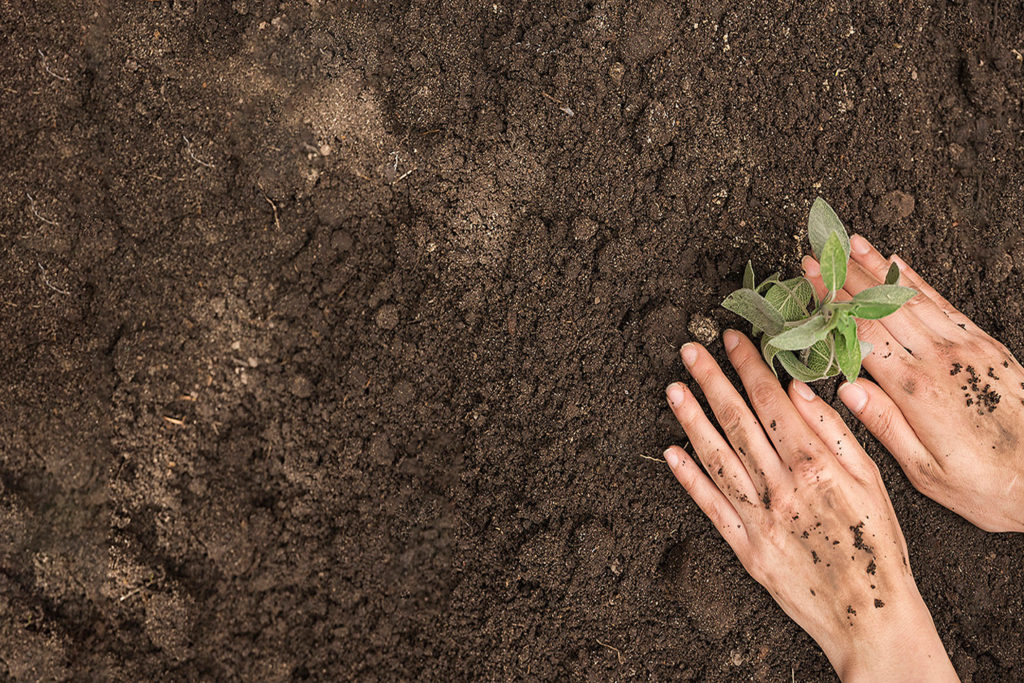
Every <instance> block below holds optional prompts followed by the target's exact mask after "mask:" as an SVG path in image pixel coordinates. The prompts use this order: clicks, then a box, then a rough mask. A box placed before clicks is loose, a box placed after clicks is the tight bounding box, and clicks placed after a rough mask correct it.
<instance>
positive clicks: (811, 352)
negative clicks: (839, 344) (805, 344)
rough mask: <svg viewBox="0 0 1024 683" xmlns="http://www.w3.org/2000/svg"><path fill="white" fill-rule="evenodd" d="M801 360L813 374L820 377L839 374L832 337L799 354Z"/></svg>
mask: <svg viewBox="0 0 1024 683" xmlns="http://www.w3.org/2000/svg"><path fill="white" fill-rule="evenodd" d="M800 355H801V359H802V361H803V362H804V363H806V364H807V367H809V368H810V369H811V370H812V371H814V372H819V373H821V376H822V377H831V376H832V375H834V374H836V373H837V372H839V367H838V365H837V363H836V347H835V344H834V343H833V341H832V335H829V336H827V337H825V338H824V339H822V340H821V341H820V342H817V343H816V344H814V345H813V346H812V347H811V348H809V349H807V350H806V351H804V353H802V354H800Z"/></svg>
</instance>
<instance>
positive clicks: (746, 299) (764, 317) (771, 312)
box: [722, 289, 783, 335]
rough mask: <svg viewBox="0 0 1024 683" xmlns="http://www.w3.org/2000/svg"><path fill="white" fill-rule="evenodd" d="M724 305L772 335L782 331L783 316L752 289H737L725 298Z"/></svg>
mask: <svg viewBox="0 0 1024 683" xmlns="http://www.w3.org/2000/svg"><path fill="white" fill-rule="evenodd" d="M722 306H723V307H724V308H726V309H728V310H730V311H732V312H733V313H735V314H736V315H738V316H740V317H741V318H743V319H744V320H746V321H747V322H749V323H750V324H751V325H753V326H754V327H759V328H761V329H762V330H764V331H765V332H767V333H768V334H770V335H776V334H778V333H779V332H781V331H782V328H783V320H782V316H781V315H780V314H779V312H778V311H777V310H775V308H773V307H772V305H771V304H770V303H768V301H766V300H765V298H764V297H763V296H761V295H760V294H758V293H757V292H755V291H754V290H752V289H737V290H736V291H735V292H733V293H732V294H730V295H729V296H727V297H726V298H725V301H723V302H722Z"/></svg>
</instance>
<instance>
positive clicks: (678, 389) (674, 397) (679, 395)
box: [665, 382, 686, 407]
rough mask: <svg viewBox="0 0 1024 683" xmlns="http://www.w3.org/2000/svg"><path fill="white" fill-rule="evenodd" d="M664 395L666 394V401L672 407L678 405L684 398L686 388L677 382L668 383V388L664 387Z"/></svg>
mask: <svg viewBox="0 0 1024 683" xmlns="http://www.w3.org/2000/svg"><path fill="white" fill-rule="evenodd" d="M665 395H666V396H668V402H669V404H671V405H672V407H675V406H678V405H679V404H681V403H682V402H683V401H684V400H686V390H685V389H683V385H682V384H680V383H679V382H675V383H674V384H669V385H668V389H665Z"/></svg>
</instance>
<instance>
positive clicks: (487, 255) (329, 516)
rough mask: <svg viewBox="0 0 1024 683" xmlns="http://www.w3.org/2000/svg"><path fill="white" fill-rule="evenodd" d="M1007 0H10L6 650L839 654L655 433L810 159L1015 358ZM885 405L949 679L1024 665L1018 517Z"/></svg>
mask: <svg viewBox="0 0 1024 683" xmlns="http://www.w3.org/2000/svg"><path fill="white" fill-rule="evenodd" d="M1022 16H1024V13H1022V8H1021V5H1020V3H1019V2H1016V3H1015V2H1010V3H1007V2H999V3H992V4H991V5H990V4H984V3H980V2H975V1H974V0H969V1H967V2H938V3H932V2H927V3H926V2H911V3H909V4H908V3H892V2H887V1H886V0H871V1H870V2H861V3H854V4H851V3H845V2H841V3H835V4H833V3H815V4H805V3H797V2H789V3H785V2H784V3H781V4H780V3H775V4H772V5H771V6H770V7H769V6H768V5H763V4H756V6H752V7H746V8H740V7H736V8H732V7H731V6H730V4H729V3H722V2H711V3H704V2H679V3H672V4H667V3H665V4H663V3H637V4H627V3H624V2H620V1H618V0H606V1H600V2H584V3H529V4H523V3H503V2H497V3H492V2H487V3H464V2H444V3H440V2H417V3H410V2H394V3H386V2H380V3H375V2H358V3H356V2H345V3H339V2H331V1H328V0H301V1H300V0H294V1H281V2H279V1H278V0H232V1H231V2H227V1H226V0H225V1H224V2H198V1H196V0H159V1H154V2H144V3H143V2H140V3H113V2H92V1H91V2H84V1H83V0H69V1H62V2H52V1H39V2H27V1H26V0H11V1H10V2H6V3H4V4H3V7H2V8H0V55H2V59H0V121H2V122H3V131H4V135H3V137H2V142H0V170H2V172H3V182H2V183H0V381H2V387H3V391H2V392H0V614H2V615H3V618H2V619H0V672H2V673H3V675H4V676H7V677H11V678H15V679H23V680H40V679H71V678H73V679H81V680H123V681H138V680H179V679H180V680H184V679H187V680H196V679H235V678H237V679H242V680H264V681H274V680H282V681H283V680H294V679H305V678H308V679H316V680H350V679H357V680H395V679H419V680H465V679H488V680H492V679H493V680H515V679H541V680H551V679H573V680H576V679H596V680H607V679H616V678H627V677H630V678H631V677H640V678H644V679H657V680H663V679H677V680H678V679H682V680H695V679H699V680H710V681H717V680H737V679H740V678H748V677H753V678H754V679H756V680H773V681H775V680H791V678H795V679H796V680H805V681H820V680H828V679H830V678H832V677H834V674H833V673H832V671H831V668H830V667H829V665H828V662H827V661H826V660H825V658H824V657H823V655H822V654H821V652H820V651H819V650H818V648H817V647H816V646H815V645H814V643H813V642H812V641H811V640H810V639H809V638H808V637H807V636H806V635H805V634H803V633H802V632H801V631H800V629H799V628H798V627H797V626H796V625H795V624H793V623H792V622H791V621H790V620H789V619H788V618H787V617H786V616H785V615H784V614H783V613H782V612H781V610H780V609H778V608H777V607H776V605H775V604H774V603H773V602H772V600H771V598H770V596H769V595H768V594H767V593H766V592H765V591H763V590H762V589H760V588H759V587H758V586H757V585H756V584H755V583H754V582H753V581H752V580H751V579H750V578H749V577H748V576H747V575H746V574H745V573H744V571H743V569H742V567H741V566H740V565H739V563H738V562H737V561H736V559H735V558H734V557H733V555H732V553H731V552H730V551H729V549H728V547H727V546H726V545H725V543H724V542H723V541H722V540H721V538H719V537H718V535H717V534H716V532H715V531H714V530H713V528H712V527H711V525H710V524H709V522H708V521H707V520H706V519H705V517H704V516H703V515H702V514H701V513H700V511H699V510H698V509H697V508H696V506H695V505H694V504H693V503H692V502H691V501H690V500H689V499H688V498H687V496H686V494H685V492H684V491H683V490H682V489H681V488H680V487H679V486H678V484H676V483H675V481H673V479H672V477H671V476H670V475H669V473H668V471H667V469H666V467H665V466H664V465H663V464H660V463H659V462H652V461H651V460H649V459H645V458H642V457H641V456H651V457H655V458H657V457H658V456H659V455H660V453H661V451H662V449H663V448H664V447H665V446H667V445H668V444H670V443H673V442H674V443H680V444H681V443H683V436H682V434H681V433H680V430H679V428H678V427H677V426H676V425H675V424H674V421H673V419H672V416H671V414H670V412H669V411H668V410H667V408H666V406H665V401H664V395H663V389H664V387H665V386H666V385H667V384H668V383H669V382H670V381H671V380H673V379H676V378H679V377H681V376H682V372H683V371H682V367H681V364H680V362H679V360H678V356H677V349H678V347H679V345H680V344H681V343H683V342H685V341H687V340H689V339H691V338H694V337H695V336H696V335H700V337H708V338H709V339H711V340H712V343H711V349H712V351H713V352H714V353H715V354H716V355H717V356H718V357H719V358H724V356H723V354H722V349H721V345H720V341H715V340H717V339H718V333H719V332H720V331H721V330H722V329H724V327H725V326H727V325H730V324H736V323H735V321H734V319H733V318H732V317H731V316H729V315H728V314H726V312H725V311H723V310H721V309H719V308H718V304H719V302H720V301H721V299H722V298H723V297H724V295H725V294H727V293H728V292H729V291H731V290H732V289H733V288H734V287H735V286H736V284H737V283H738V282H739V281H740V277H741V274H742V270H743V265H744V264H745V263H746V261H747V259H748V258H750V259H752V260H753V261H754V263H755V265H756V266H757V267H758V272H762V271H763V272H765V273H768V272H772V271H773V270H782V271H783V273H784V274H785V275H788V276H793V275H796V274H797V269H798V265H797V264H798V263H799V260H798V259H799V256H800V254H801V252H802V250H803V248H804V244H805V243H806V239H805V235H804V234H803V233H804V227H803V225H804V224H803V222H804V220H805V217H806V214H807V209H808V207H809V205H810V202H811V201H812V200H813V198H814V197H815V196H818V195H821V196H823V197H825V198H826V199H828V201H829V202H830V203H831V204H832V205H833V206H834V207H835V208H836V210H837V211H838V213H839V214H840V215H841V216H843V217H844V219H846V220H847V222H848V225H849V227H850V228H851V229H852V230H855V231H859V232H861V233H863V234H865V235H866V236H867V237H868V238H869V239H871V240H873V241H874V243H875V244H877V245H878V246H879V247H880V248H882V249H884V250H888V251H898V252H899V253H900V254H901V255H902V256H903V257H905V258H906V259H907V260H908V261H909V262H911V263H912V264H914V265H915V266H916V267H918V269H919V270H920V271H921V272H922V273H923V274H924V275H925V276H926V277H927V278H929V279H930V281H932V282H933V283H934V284H935V285H936V286H937V287H938V289H939V290H940V291H943V292H944V293H946V294H947V295H948V296H949V298H950V300H951V301H953V302H955V303H957V304H958V305H959V306H961V307H962V309H963V311H964V312H965V313H967V314H968V315H969V316H971V317H972V318H973V319H974V320H975V321H976V322H977V323H978V324H980V325H981V326H982V327H984V328H985V329H987V330H989V331H990V332H992V333H993V334H995V335H996V336H997V337H998V338H999V339H1000V340H1002V341H1003V342H1004V343H1006V344H1007V346H1008V347H1009V348H1010V349H1011V350H1012V351H1014V352H1015V353H1017V355H1018V357H1020V356H1021V352H1022V351H1024V333H1022V330H1024V324H1022V323H1024V310H1022V304H1021V298H1020V296H1019V293H1020V291H1021V281H1022V275H1024V270H1022V268H1024V265H1021V264H1024V234H1022V233H1021V231H1020V227H1019V226H1020V220H1021V215H1022V206H1021V197H1024V155H1022V150H1024V122H1022V117H1021V96H1022V86H1024V79H1022V61H1021V60H1022V57H1021V52H1022V51H1024V20H1022ZM691 335H693V337H692V336H691ZM819 390H820V392H821V393H822V394H823V395H824V396H825V397H826V398H827V399H829V400H833V403H834V405H837V406H838V405H839V404H838V402H836V401H834V386H833V385H832V384H827V383H826V384H823V385H821V386H820V387H819ZM844 414H845V413H844ZM858 434H859V436H861V437H862V438H863V440H864V443H865V444H866V447H867V449H868V452H869V453H870V454H871V455H872V456H873V457H874V458H875V459H876V460H877V462H878V463H879V465H880V467H881V470H882V475H883V477H884V479H885V482H886V484H887V486H888V487H889V491H890V493H891V495H892V498H893V503H894V505H895V508H896V511H897V513H898V514H899V517H900V520H901V521H902V523H903V527H904V530H905V531H906V533H907V538H908V542H909V546H910V558H911V561H912V563H913V566H914V569H915V573H916V576H917V577H918V580H919V583H920V586H921V591H922V593H923V595H924V597H925V599H926V600H927V602H928V604H929V605H930V607H931V608H932V611H933V614H934V616H935V621H936V625H937V626H938V629H939V632H940V633H941V634H942V636H943V639H944V642H945V643H946V645H947V647H948V648H949V650H950V652H951V655H952V658H953V661H954V663H955V665H956V666H957V668H958V670H959V672H960V673H961V675H962V676H963V677H964V679H965V680H972V679H974V680H979V681H980V680H984V681H994V680H1019V679H1021V678H1022V677H1024V650H1022V649H1021V648H1020V647H1019V643H1020V642H1021V640H1022V637H1024V604H1022V603H1024V588H1022V585H1024V584H1022V581H1021V578H1022V576H1024V538H1022V537H1019V536H1017V537H1013V536H993V535H989V534H985V533H983V532H981V531H979V530H977V529H975V528H974V527H972V526H971V525H969V524H968V523H966V522H964V521H963V520H961V519H960V518H958V517H956V516H955V515H953V514H952V513H949V512H947V511H946V510H944V509H943V508H941V507H939V506H938V505H936V504H934V503H932V502H931V501H929V500H928V499H926V498H924V497H923V496H921V495H920V494H918V493H917V492H916V491H915V490H914V489H913V488H912V487H911V486H910V485H909V483H908V482H907V480H906V478H905V477H904V475H903V474H902V473H901V471H900V470H899V468H898V466H897V465H896V464H895V463H894V462H893V461H892V459H891V458H890V457H889V456H887V455H886V454H885V453H884V451H883V450H882V449H881V448H880V447H879V445H878V444H877V443H876V442H875V441H874V440H872V439H871V438H870V436H868V435H867V434H866V433H865V432H864V431H863V430H859V431H858Z"/></svg>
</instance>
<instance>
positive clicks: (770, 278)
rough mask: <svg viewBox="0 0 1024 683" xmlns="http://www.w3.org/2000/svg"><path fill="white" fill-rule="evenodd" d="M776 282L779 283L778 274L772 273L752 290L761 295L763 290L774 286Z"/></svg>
mask: <svg viewBox="0 0 1024 683" xmlns="http://www.w3.org/2000/svg"><path fill="white" fill-rule="evenodd" d="M778 281H779V274H778V273H772V274H771V275H769V276H768V277H766V278H765V279H764V280H762V281H761V284H759V285H758V286H757V287H755V288H754V291H756V292H757V293H758V294H761V293H762V291H763V290H765V289H767V288H768V287H770V286H771V285H772V284H774V283H776V282H778Z"/></svg>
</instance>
